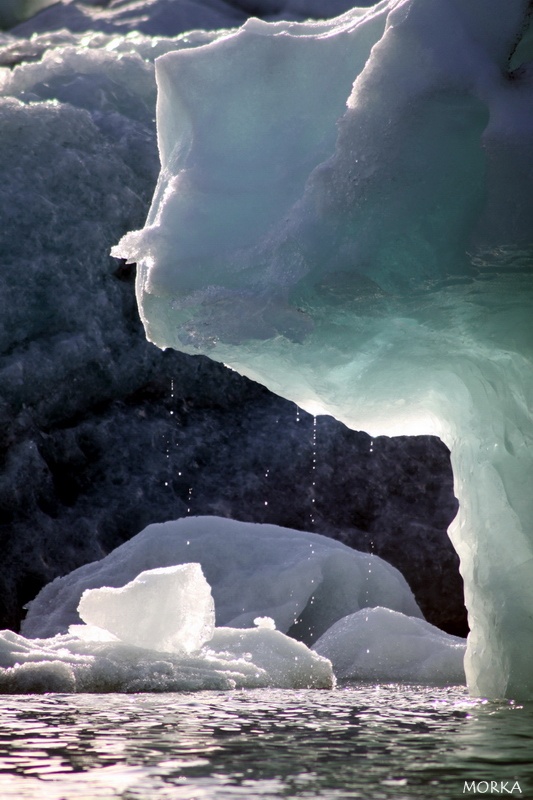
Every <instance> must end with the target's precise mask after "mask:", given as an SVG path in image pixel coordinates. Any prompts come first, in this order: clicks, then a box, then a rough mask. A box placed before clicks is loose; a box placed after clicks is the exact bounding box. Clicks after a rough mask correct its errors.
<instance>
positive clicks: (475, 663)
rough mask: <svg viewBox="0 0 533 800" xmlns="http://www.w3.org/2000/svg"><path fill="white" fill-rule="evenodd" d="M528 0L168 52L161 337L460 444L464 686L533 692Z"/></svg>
mask: <svg viewBox="0 0 533 800" xmlns="http://www.w3.org/2000/svg"><path fill="white" fill-rule="evenodd" d="M528 7H529V4H528V2H526V0H489V1H487V0H483V2H481V0H472V2H469V3H468V4H467V3H458V2H456V1H455V0H389V1H388V2H387V0H383V2H381V3H378V4H377V5H376V6H374V7H373V8H371V9H369V10H363V9H354V10H353V11H349V12H347V13H346V14H345V15H343V16H341V17H339V18H337V19H335V20H332V21H330V22H322V23H303V24H290V23H275V24H267V23H263V22H259V21H258V20H250V21H249V22H247V23H246V24H245V25H244V26H243V27H242V28H241V29H240V30H238V31H236V32H233V33H231V34H228V35H227V36H225V37H222V38H219V39H218V40H217V41H215V42H213V43H212V44H209V45H206V46H205V47H200V48H198V49H196V50H194V51H192V50H187V51H185V50H184V51H181V52H176V53H169V54H168V55H165V56H163V57H162V58H160V59H159V60H158V62H157V81H158V90H159V99H158V112H157V113H158V136H159V151H160V158H161V172H160V177H159V182H158V186H157V188H156V191H155V194H154V198H153V202H152V207H151V210H150V213H149V215H148V218H147V222H146V226H145V228H144V229H143V230H142V231H137V232H131V233H130V234H128V235H127V236H126V237H125V238H124V239H123V240H122V242H121V244H120V245H119V246H118V247H117V248H116V249H115V255H118V256H121V257H125V258H129V259H130V260H132V261H136V262H138V264H139V270H138V279H137V295H138V301H139V305H140V308H141V314H142V317H143V321H144V324H145V328H146V332H147V336H148V338H149V339H150V340H151V341H153V342H155V343H156V344H158V345H159V346H160V347H163V348H165V347H173V348H177V349H181V350H184V351H186V352H189V353H205V354H207V355H209V356H210V357H211V358H213V359H216V360H219V361H222V362H224V363H226V364H228V365H229V366H231V367H232V368H234V369H236V370H238V371H239V372H241V373H243V374H245V375H248V376H249V377H252V378H254V379H256V380H259V381H260V382H262V383H265V384H266V385H267V386H268V387H269V388H271V389H273V390H274V391H276V392H278V393H280V394H282V395H284V396H286V397H288V398H290V399H292V400H294V401H295V402H297V403H298V404H299V405H301V406H302V407H304V408H306V409H307V410H311V411H313V412H315V413H321V412H328V413H331V414H333V415H335V416H336V417H337V418H338V419H340V420H342V421H343V422H345V423H346V424H348V425H349V426H351V427H353V428H355V429H364V430H367V431H369V432H370V433H372V434H374V435H377V434H389V435H390V434H399V433H432V434H437V435H438V436H440V437H441V438H442V439H443V440H444V441H445V442H446V443H447V444H448V446H449V447H450V449H451V451H452V459H453V467H454V473H455V479H456V494H457V495H458V497H459V499H460V504H461V507H460V513H459V515H458V517H457V518H456V520H455V521H454V523H453V524H452V526H451V529H450V536H451V537H452V540H453V542H454V545H455V547H456V549H457V551H458V553H459V555H460V558H461V570H462V574H463V577H464V579H465V592H466V603H467V607H468V611H469V618H470V625H471V630H472V633H471V636H470V638H469V643H468V650H467V656H466V672H467V678H468V683H469V686H470V689H471V691H472V692H473V693H475V694H480V695H490V696H503V695H505V696H512V697H531V696H533V677H532V673H531V669H530V664H531V662H532V659H533V616H532V609H533V594H532V589H531V587H532V586H533V541H532V539H533V532H532V520H533V493H532V492H531V479H532V475H533V470H532V466H533V465H532V452H531V445H532V438H533V423H532V418H531V402H532V394H533V373H532V369H531V355H532V352H531V351H532V332H533V325H532V323H531V295H532V282H531V278H532V267H531V253H532V250H531V241H532V239H533V236H532V231H531V221H530V213H529V205H528V203H529V198H530V194H531V184H532V180H533V160H532V156H531V146H530V143H531V133H532V130H533V104H532V102H531V101H532V94H533V89H532V75H533V67H532V66H531V63H530V58H531V55H532V52H531V46H530V44H529V40H530V37H529V34H528V24H529V17H528Z"/></svg>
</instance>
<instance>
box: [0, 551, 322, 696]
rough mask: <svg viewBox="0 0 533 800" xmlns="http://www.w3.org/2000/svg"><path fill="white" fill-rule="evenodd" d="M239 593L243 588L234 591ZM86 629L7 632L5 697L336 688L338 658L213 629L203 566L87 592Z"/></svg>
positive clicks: (273, 635)
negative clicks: (34, 634) (33, 635)
mask: <svg viewBox="0 0 533 800" xmlns="http://www.w3.org/2000/svg"><path fill="white" fill-rule="evenodd" d="M235 589H236V591H238V587H235ZM79 611H80V615H81V616H82V617H83V618H84V619H85V620H86V621H87V622H88V624H87V625H73V626H71V628H70V631H69V633H68V634H64V635H62V634H59V635H57V636H55V637H50V638H47V639H31V640H30V639H25V638H24V637H23V636H19V635H17V634H16V633H13V632H12V631H3V632H1V633H0V691H2V692H8V693H13V692H50V691H55V692H117V691H119V692H124V691H125V692H141V691H198V690H201V689H234V688H259V687H276V688H282V689H285V688H286V689H302V688H314V689H329V688H332V686H333V685H334V682H335V681H334V676H333V672H332V667H331V662H330V661H328V660H327V659H326V658H323V657H322V656H320V655H319V654H316V653H314V652H312V651H311V650H309V648H307V647H306V646H305V645H304V644H302V643H301V642H297V641H295V640H294V639H291V638H289V637H288V636H285V635H284V634H282V633H280V632H279V631H276V630H275V629H274V626H273V624H272V621H271V620H270V621H268V620H265V619H262V620H258V622H259V625H258V626H257V627H256V628H254V629H245V630H242V629H235V628H217V629H215V627H214V607H213V598H212V596H211V592H210V588H209V585H208V583H207V582H206V580H205V578H204V576H203V574H202V571H201V569H200V567H199V565H198V564H183V565H179V566H176V567H168V568H166V569H155V570H148V571H144V572H143V573H142V574H140V575H138V576H137V577H136V578H135V579H134V580H133V581H131V582H130V583H128V584H127V585H126V586H123V587H121V588H119V589H117V588H109V587H105V588H101V589H91V590H88V591H86V592H84V594H83V596H82V598H81V601H80V604H79Z"/></svg>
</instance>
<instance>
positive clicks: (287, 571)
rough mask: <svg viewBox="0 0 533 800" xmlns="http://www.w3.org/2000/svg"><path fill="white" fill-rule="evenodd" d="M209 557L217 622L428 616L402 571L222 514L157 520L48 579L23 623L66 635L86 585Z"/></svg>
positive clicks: (206, 569) (288, 627)
mask: <svg viewBox="0 0 533 800" xmlns="http://www.w3.org/2000/svg"><path fill="white" fill-rule="evenodd" d="M191 562H194V563H197V564H200V565H201V567H202V570H203V573H204V575H205V577H206V579H207V581H208V583H209V585H210V586H211V588H212V592H213V597H214V601H215V608H216V624H217V625H219V626H228V627H236V628H246V627H251V626H252V625H253V624H254V620H255V619H256V618H257V617H271V618H272V619H273V620H274V622H275V625H276V628H277V629H278V631H282V632H283V633H287V632H290V633H291V635H294V636H295V637H296V638H299V639H301V640H302V641H304V642H306V643H311V642H313V641H314V640H316V639H317V638H318V637H319V636H321V635H322V633H324V632H325V631H326V630H327V629H328V628H329V627H330V626H331V625H332V624H333V623H334V622H336V621H337V620H339V619H340V618H341V617H344V616H346V615H347V614H351V613H353V612H354V611H358V610H359V609H361V608H364V607H369V606H377V605H380V606H386V607H388V608H392V609H394V610H396V611H400V612H402V613H404V614H407V615H410V616H418V617H421V616H422V614H421V612H420V610H419V608H418V606H417V604H416V601H415V599H414V597H413V594H412V592H411V590H410V588H409V586H408V585H407V583H406V581H405V579H404V578H403V576H402V575H401V574H400V572H398V570H397V569H395V568H394V567H392V566H391V565H390V564H387V562H385V561H383V559H381V558H379V557H377V556H373V555H370V554H367V553H360V552H358V551H356V550H353V549H352V548H350V547H347V546H346V545H344V544H342V543H341V542H338V541H335V540H333V539H329V538H328V537H326V536H321V535H319V534H316V533H307V532H304V531H295V530H291V529H289V528H281V527H279V526H277V525H265V524H255V523H248V522H238V521H235V520H231V519H226V518H222V517H185V518H183V519H179V520H176V521H170V522H164V523H158V524H154V525H149V526H148V527H147V528H145V530H144V531H141V533H139V534H137V536H134V537H133V538H132V539H130V540H129V541H128V542H125V543H124V544H122V545H121V546H120V547H117V548H116V549H115V550H113V551H112V552H111V553H110V554H109V555H107V556H106V557H105V558H103V559H102V560H101V561H96V562H94V563H92V564H86V565H85V566H83V567H80V568H79V569H77V570H74V572H71V573H70V574H69V575H66V576H65V577H63V578H58V579H56V580H55V581H53V582H52V583H50V584H48V586H45V588H44V589H43V590H42V591H41V592H40V593H39V595H38V596H37V597H36V599H35V600H33V601H32V603H31V604H30V607H29V611H28V615H27V617H26V620H25V621H24V622H23V624H22V633H23V634H24V635H25V636H31V637H42V636H53V635H55V634H57V633H64V632H66V631H67V630H68V627H69V625H72V624H75V623H77V622H79V617H78V614H77V611H76V609H77V607H78V603H79V602H80V598H81V596H82V593H83V592H84V591H85V590H86V589H94V588H98V587H101V586H107V587H113V586H115V587H118V586H123V585H124V584H126V583H128V581H131V580H133V579H134V578H136V577H137V575H139V573H141V572H143V571H145V570H152V569H156V568H161V567H173V566H175V565H177V564H186V563H191Z"/></svg>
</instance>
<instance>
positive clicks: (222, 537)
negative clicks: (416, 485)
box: [0, 517, 464, 692]
mask: <svg viewBox="0 0 533 800" xmlns="http://www.w3.org/2000/svg"><path fill="white" fill-rule="evenodd" d="M190 559H195V560H194V561H192V562H191V560H190ZM196 559H198V561H196ZM204 573H205V575H206V576H209V579H210V582H211V585H210V584H209V583H208V581H207V580H206V577H204ZM109 584H112V585H109ZM383 606H389V607H388V608H384V607H383ZM76 611H77V613H76ZM215 613H216V620H217V626H216V627H215ZM83 623H85V624H83ZM67 628H68V632H59V631H66V630H67ZM23 632H24V634H25V636H21V635H18V634H15V633H13V632H11V631H4V632H3V633H1V634H0V690H1V691H4V692H38V691H68V692H76V691H82V692H105V691H129V692H132V691H195V690H199V689H230V688H236V687H237V688H253V687H277V688H293V689H297V688H304V687H309V688H331V687H332V686H333V685H334V683H335V680H336V676H338V678H339V679H340V681H341V682H345V683H346V682H350V681H357V680H367V679H369V678H370V679H376V678H377V679H378V680H382V681H394V680H402V681H407V682H418V683H427V684H438V685H443V684H455V683H459V682H463V681H464V672H463V668H462V661H463V656H464V642H463V640H460V639H457V638H456V637H453V636H449V635H448V634H445V633H443V632H442V631H439V630H438V629H437V628H435V627H433V626H432V625H430V624H429V623H427V622H425V621H424V620H423V619H422V615H421V613H420V610H419V609H418V607H417V605H416V602H415V600H414V597H413V595H412V593H411V590H410V589H409V587H408V586H407V584H406V582H405V580H404V579H403V577H402V576H401V575H400V573H399V572H398V571H397V570H396V569H394V568H393V567H391V566H390V565H388V564H387V563H386V562H384V561H382V560H381V559H380V558H378V557H375V556H369V555H367V554H364V553H358V552H356V551H354V550H352V549H351V548H349V547H346V546H345V545H343V544H341V543H340V542H336V541H334V540H332V539H328V538H326V537H324V536H320V535H318V534H313V533H304V532H301V531H292V530H289V529H285V528H278V527H276V526H273V525H259V524H253V523H243V522H235V521H232V520H228V519H219V518H216V517H198V518H194V517H193V518H185V519H181V520H178V521H176V522H167V523H162V524H158V525H151V526H149V527H148V528H146V529H145V530H144V531H142V532H141V533H140V534H138V535H137V536H136V537H134V538H133V539H131V540H130V541H128V542H126V543H125V544H123V545H121V546H120V547H118V548H117V549H116V550H114V551H113V552H112V553H110V554H109V555H108V556H106V557H105V558H103V559H102V560H101V561H98V562H94V563H93V564H88V565H86V566H84V567H81V568H80V569H78V570H75V571H74V572H72V573H71V574H70V575H67V576H65V577H64V578H59V579H57V580H56V581H54V582H53V583H51V584H49V585H48V586H47V587H45V588H44V589H43V590H42V592H41V593H40V594H39V595H38V596H37V598H36V599H35V600H34V601H33V602H32V603H31V605H30V608H29V613H28V618H27V620H26V622H25V624H24V627H23ZM287 634H290V635H287ZM28 636H31V637H32V638H27V637H28ZM43 637H45V638H43ZM298 639H300V641H298ZM315 639H318V641H316V645H315V646H312V647H310V646H308V645H311V642H312V641H313V640H315ZM306 642H307V644H306Z"/></svg>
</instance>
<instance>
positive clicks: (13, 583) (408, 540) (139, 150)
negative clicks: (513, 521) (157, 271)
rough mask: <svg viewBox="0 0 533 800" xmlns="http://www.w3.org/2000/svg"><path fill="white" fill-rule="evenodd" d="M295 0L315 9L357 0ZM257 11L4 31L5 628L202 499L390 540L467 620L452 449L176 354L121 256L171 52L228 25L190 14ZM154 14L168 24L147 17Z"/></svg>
mask: <svg viewBox="0 0 533 800" xmlns="http://www.w3.org/2000/svg"><path fill="white" fill-rule="evenodd" d="M8 5H9V4H8ZM252 5H253V8H252ZM282 5H283V4H282V3H281V2H279V3H278V2H274V0H271V2H264V3H261V9H262V11H264V14H265V15H270V16H272V15H274V16H275V15H278V14H281V8H282ZM286 5H287V4H285V6H286ZM297 6H298V14H300V18H304V17H305V16H306V15H307V14H308V13H311V11H312V12H313V14H316V16H322V15H323V13H325V12H327V13H328V14H330V15H331V14H332V13H334V12H335V11H337V12H338V11H341V10H344V9H343V8H341V7H340V5H339V4H337V3H333V2H332V1H331V2H328V4H327V7H324V6H323V4H319V3H315V2H313V3H296V2H292V3H291V7H292V8H293V9H294V13H295V14H296V7H297ZM0 7H1V8H2V9H4V10H5V9H6V8H7V6H6V5H5V3H4V4H3V5H2V6H0ZM11 7H12V8H15V9H16V10H17V13H19V14H20V13H22V10H23V6H22V5H21V4H18V3H17V4H15V5H14V4H13V3H12V4H11ZM258 8H259V3H254V4H251V3H248V2H244V1H243V2H239V3H238V4H233V5H232V6H230V5H229V4H227V3H222V2H217V3H210V4H208V3H205V2H200V0H198V2H195V3H192V2H191V3H189V4H187V3H185V2H182V0H179V1H178V2H172V3H164V2H151V3H149V2H146V3H142V4H141V3H139V2H138V1H137V0H136V2H134V3H133V2H132V3H127V2H120V3H119V2H110V3H96V2H79V1H76V2H63V3H55V4H54V5H53V6H50V8H47V9H45V10H44V11H42V12H41V13H39V14H35V15H34V16H32V17H31V18H29V19H28V20H27V21H26V22H24V23H22V24H21V25H19V26H17V27H16V28H13V29H12V30H11V32H10V33H9V34H5V35H0V65H1V66H3V67H5V69H0V123H1V130H2V148H1V150H0V169H1V172H2V182H1V185H0V214H1V224H0V466H1V469H0V545H1V551H2V561H1V564H0V625H2V626H8V627H13V628H14V629H17V628H18V625H19V623H20V619H21V616H23V611H22V606H23V605H24V603H25V602H26V601H28V600H30V599H32V598H33V597H34V596H35V594H36V593H37V591H38V590H39V589H40V588H41V587H42V586H43V585H44V584H46V583H48V582H49V581H51V580H52V579H53V578H54V577H56V576H58V575H61V574H65V573H67V572H69V571H70V570H72V569H74V568H76V567H78V566H80V565H81V564H83V563H87V562H88V561H93V560H95V559H99V558H101V557H102V556H103V555H105V554H106V553H108V552H110V550H112V549H113V548H114V547H116V546H117V545H119V544H120V543H121V542H123V541H125V540H126V539H128V538H129V537H131V536H132V535H134V534H136V533H138V532H139V531H140V530H142V529H143V528H144V527H145V526H146V525H148V524H149V523H151V522H161V521H164V520H168V519H175V518H177V517H183V516H186V515H187V514H188V513H190V514H218V515H221V516H227V517H233V518H237V519H242V520H255V521H258V522H269V523H273V524H279V525H284V526H286V527H294V528H300V529H304V530H305V529H311V530H314V531H316V532H320V533H326V534H328V535H331V536H335V537H337V538H340V539H342V540H343V541H344V542H346V543H348V544H350V545H353V546H354V547H356V548H359V549H363V550H368V551H371V552H374V553H376V554H377V555H382V556H383V557H384V558H385V559H386V560H388V561H390V562H391V563H393V564H394V565H395V566H397V567H398V568H399V569H400V570H401V571H402V572H403V574H404V575H405V577H406V578H407V580H408V582H409V584H410V586H411V588H412V589H413V591H414V592H415V594H416V597H417V600H418V602H419V604H420V606H421V608H422V610H423V611H424V614H425V615H426V617H427V618H428V619H430V620H431V621H432V622H434V623H435V624H437V625H441V626H444V627H445V628H446V629H447V630H450V631H457V632H463V631H464V630H465V627H466V621H465V612H464V606H463V598H462V585H461V580H460V577H459V574H458V571H457V556H456V554H455V552H454V551H453V548H452V546H451V543H450V542H449V540H448V538H447V535H446V527H447V525H448V523H449V521H450V520H451V519H452V517H453V515H454V513H455V509H456V503H455V500H454V497H453V491H452V478H451V470H450V465H449V457H448V453H447V450H446V448H445V446H444V445H443V444H442V443H440V442H438V440H436V439H435V438H429V437H422V438H419V439H403V440H402V439H386V438H377V439H371V437H370V436H368V434H364V433H356V432H354V431H350V430H348V429H347V428H345V427H344V426H343V425H341V424H340V423H336V422H335V420H333V418H331V417H327V418H326V417H320V418H318V419H317V421H316V424H314V421H313V418H312V417H311V416H309V415H308V414H305V413H303V412H298V410H297V409H296V408H295V406H294V404H293V403H291V402H288V401H285V400H282V399H281V398H279V397H275V396H274V395H272V394H271V393H269V392H268V391H267V390H266V389H264V388H262V387H261V386H259V385H257V384H254V383H252V382H250V381H249V380H246V379H244V378H242V377H241V376H239V375H238V374H237V373H235V372H232V371H231V370H229V369H226V368H224V367H223V366H222V365H220V364H215V363H214V362H208V360H207V359H205V358H204V357H202V356H195V357H191V356H188V355H185V354H182V353H177V352H175V351H167V352H165V353H162V352H161V351H159V350H158V349H157V348H156V347H155V346H154V345H152V344H149V343H148V342H147V341H146V339H145V336H144V332H143V330H142V326H141V323H140V321H139V315H138V311H137V308H136V303H135V296H134V279H135V267H134V266H132V265H126V264H124V263H122V262H120V261H117V260H116V259H113V258H110V256H109V250H110V248H111V246H112V245H113V244H114V243H115V242H116V241H117V240H118V239H119V238H120V237H121V236H122V235H123V234H124V233H125V232H126V231H127V230H129V229H132V228H138V227H140V226H141V225H142V224H143V221H144V219H145V217H146V214H147V211H148V208H149V204H150V198H151V196H152V193H153V190H154V187H155V185H156V182H157V175H158V169H159V162H158V154H157V143H156V129H155V113H156V83H155V74H154V66H153V61H154V59H155V58H156V57H157V56H160V55H164V54H165V53H167V52H169V51H174V50H178V49H183V48H193V47H197V46H199V45H202V44H205V43H206V42H210V41H212V40H214V39H217V38H218V37H220V36H222V35H225V34H223V33H221V32H220V31H218V32H217V31H214V32H213V31H211V32H207V31H206V30H197V31H196V32H194V33H191V32H189V33H184V32H183V31H184V30H185V28H184V27H183V25H185V26H186V27H192V26H193V25H194V26H198V25H199V24H200V22H201V23H202V24H201V27H203V28H204V29H205V28H206V27H210V26H212V25H213V24H214V23H213V15H215V14H216V15H217V19H220V17H221V15H223V14H225V15H226V16H224V19H223V21H222V23H221V24H222V27H223V28H225V29H227V28H228V27H230V26H231V25H235V24H238V23H240V22H241V21H243V20H244V18H245V17H246V16H247V15H248V14H251V13H258V11H257V9H258ZM134 11H135V13H134ZM193 12H194V15H195V16H194V20H196V21H193V18H192V17H191V16H189V17H187V14H189V15H190V14H193ZM202 15H203V16H202ZM187 19H188V22H187ZM143 20H144V23H145V24H146V26H147V28H148V27H149V26H150V25H153V26H156V25H160V26H162V28H163V29H162V30H161V29H160V33H161V32H162V33H163V34H164V35H155V36H154V35H148V34H147V33H144V34H142V33H139V32H135V28H136V27H138V26H139V24H140V22H142V21H143ZM210 20H211V21H210ZM163 21H164V25H163ZM144 23H143V24H144ZM77 25H80V26H81V29H78V28H77V27H76V26H77ZM80 30H82V31H83V32H80ZM76 31H78V32H76ZM30 34H35V35H32V36H31V38H30Z"/></svg>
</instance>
